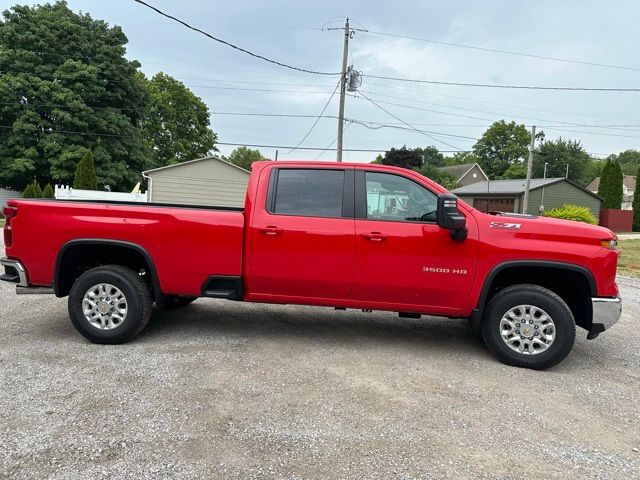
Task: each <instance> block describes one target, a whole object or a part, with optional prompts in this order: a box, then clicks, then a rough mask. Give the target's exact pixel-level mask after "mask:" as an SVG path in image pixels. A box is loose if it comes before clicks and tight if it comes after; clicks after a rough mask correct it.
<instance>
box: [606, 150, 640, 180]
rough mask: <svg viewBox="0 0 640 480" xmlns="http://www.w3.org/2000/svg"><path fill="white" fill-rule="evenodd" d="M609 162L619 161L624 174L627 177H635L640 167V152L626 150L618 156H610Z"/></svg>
mask: <svg viewBox="0 0 640 480" xmlns="http://www.w3.org/2000/svg"><path fill="white" fill-rule="evenodd" d="M607 158H608V159H609V160H618V162H620V166H621V167H622V173H624V174H625V175H635V174H636V170H637V169H638V167H640V151H638V150H625V151H624V152H620V153H619V154H617V155H615V154H614V155H609V157H607Z"/></svg>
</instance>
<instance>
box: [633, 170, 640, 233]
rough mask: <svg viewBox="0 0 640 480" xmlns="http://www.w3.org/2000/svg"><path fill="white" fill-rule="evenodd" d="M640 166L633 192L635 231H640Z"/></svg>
mask: <svg viewBox="0 0 640 480" xmlns="http://www.w3.org/2000/svg"><path fill="white" fill-rule="evenodd" d="M639 180H640V167H638V171H637V172H636V188H635V191H634V192H633V231H634V232H640V181H639Z"/></svg>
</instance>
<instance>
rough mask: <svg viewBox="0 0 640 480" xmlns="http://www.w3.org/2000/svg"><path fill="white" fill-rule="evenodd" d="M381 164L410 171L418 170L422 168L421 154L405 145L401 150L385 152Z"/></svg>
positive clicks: (394, 149) (395, 149)
mask: <svg viewBox="0 0 640 480" xmlns="http://www.w3.org/2000/svg"><path fill="white" fill-rule="evenodd" d="M382 163H383V164H384V165H392V166H395V167H402V168H408V169H410V170H413V169H418V168H420V167H421V166H422V154H421V153H420V152H419V151H418V150H414V149H411V148H407V146H406V145H405V146H403V147H402V148H392V149H391V150H388V151H387V152H385V154H384V158H383V159H382Z"/></svg>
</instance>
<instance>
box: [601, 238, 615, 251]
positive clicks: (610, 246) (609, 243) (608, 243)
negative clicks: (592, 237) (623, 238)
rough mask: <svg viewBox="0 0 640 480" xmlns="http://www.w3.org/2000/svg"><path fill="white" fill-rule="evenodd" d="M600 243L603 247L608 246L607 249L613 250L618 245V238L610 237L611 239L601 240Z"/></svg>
mask: <svg viewBox="0 0 640 480" xmlns="http://www.w3.org/2000/svg"><path fill="white" fill-rule="evenodd" d="M600 245H602V246H603V247H604V248H608V249H609V250H615V249H616V246H617V245H618V239H617V238H612V239H611V240H601V241H600Z"/></svg>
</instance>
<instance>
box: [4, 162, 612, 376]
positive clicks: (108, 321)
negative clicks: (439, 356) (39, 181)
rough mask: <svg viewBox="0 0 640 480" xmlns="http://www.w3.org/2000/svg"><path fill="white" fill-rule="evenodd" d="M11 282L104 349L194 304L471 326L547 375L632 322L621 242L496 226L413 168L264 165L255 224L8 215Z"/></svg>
mask: <svg viewBox="0 0 640 480" xmlns="http://www.w3.org/2000/svg"><path fill="white" fill-rule="evenodd" d="M4 216H5V218H6V225H5V227H4V240H5V247H6V255H7V256H6V258H2V260H0V262H1V264H2V265H3V266H4V274H3V275H2V277H0V278H1V279H2V280H5V281H8V282H13V283H16V284H17V286H16V291H17V293H20V294H22V293H53V294H55V295H56V296H57V297H65V296H68V297H69V298H68V309H69V315H70V318H71V321H72V322H73V324H74V326H75V327H76V328H77V330H78V331H79V332H80V333H81V334H82V335H84V336H85V337H86V338H88V339H89V340H91V341H93V342H96V343H112V344H114V343H122V342H126V341H128V340H131V339H132V338H133V337H135V336H136V335H138V334H139V333H140V332H141V331H142V330H143V329H144V327H145V325H146V324H147V322H148V321H149V318H150V316H151V314H152V310H153V306H154V304H155V305H156V306H157V307H173V308H176V307H181V306H185V305H187V304H189V303H190V302H192V301H193V300H194V299H196V298H198V297H212V298H222V299H227V300H232V301H245V302H262V303H274V304H299V305H316V306H324V307H335V308H339V309H345V308H357V309H363V310H366V311H368V310H386V311H393V312H398V313H399V315H400V316H402V317H412V318H419V317H420V316H421V315H422V314H426V315H435V316H444V317H451V318H468V319H469V320H470V324H471V327H472V328H476V329H480V330H481V332H482V337H483V339H484V341H485V343H486V345H487V347H488V348H489V350H490V351H491V352H492V353H493V354H494V355H495V356H496V357H497V358H498V359H500V360H501V361H503V362H505V363H507V364H510V365H515V366H520V367H528V368H534V369H543V368H547V367H550V366H552V365H554V364H556V363H558V362H560V361H561V360H562V359H564V358H565V357H566V356H567V355H568V354H569V352H570V350H571V348H572V346H573V344H574V340H575V336H576V325H577V326H579V327H581V328H582V329H584V330H586V331H587V338H589V339H592V338H595V337H596V336H598V334H600V333H602V332H603V331H605V330H606V329H607V328H609V327H611V326H612V325H613V324H614V323H615V322H616V321H617V320H618V319H619V317H620V314H621V302H620V297H619V292H618V286H617V284H616V281H615V277H616V268H617V260H618V251H617V250H616V237H615V235H614V234H613V233H612V232H611V231H610V230H608V229H606V228H603V227H598V226H592V225H587V224H583V223H578V222H572V221H565V220H557V219H551V218H543V217H540V218H538V217H531V216H522V215H520V216H518V215H511V214H489V213H483V212H480V211H478V210H475V209H473V208H472V207H470V206H469V205H467V204H465V203H463V202H460V201H458V199H457V197H456V196H455V195H452V194H451V193H449V192H447V191H446V190H445V189H444V188H443V187H441V186H440V185H438V184H436V183H434V182H432V181H431V180H429V179H427V178H425V177H423V176H421V175H419V174H418V173H416V172H414V171H411V170H406V169H402V168H396V167H389V166H384V165H374V164H354V163H328V162H307V161H304V162H303V161H297V162H257V163H254V164H253V167H252V172H251V176H250V179H249V184H248V188H247V193H246V200H245V206H244V208H243V209H242V208H224V207H195V206H183V205H166V204H154V203H135V204H134V203H118V202H88V201H57V200H26V199H25V200H18V199H12V200H9V201H8V203H7V206H6V207H5V208H4Z"/></svg>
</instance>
